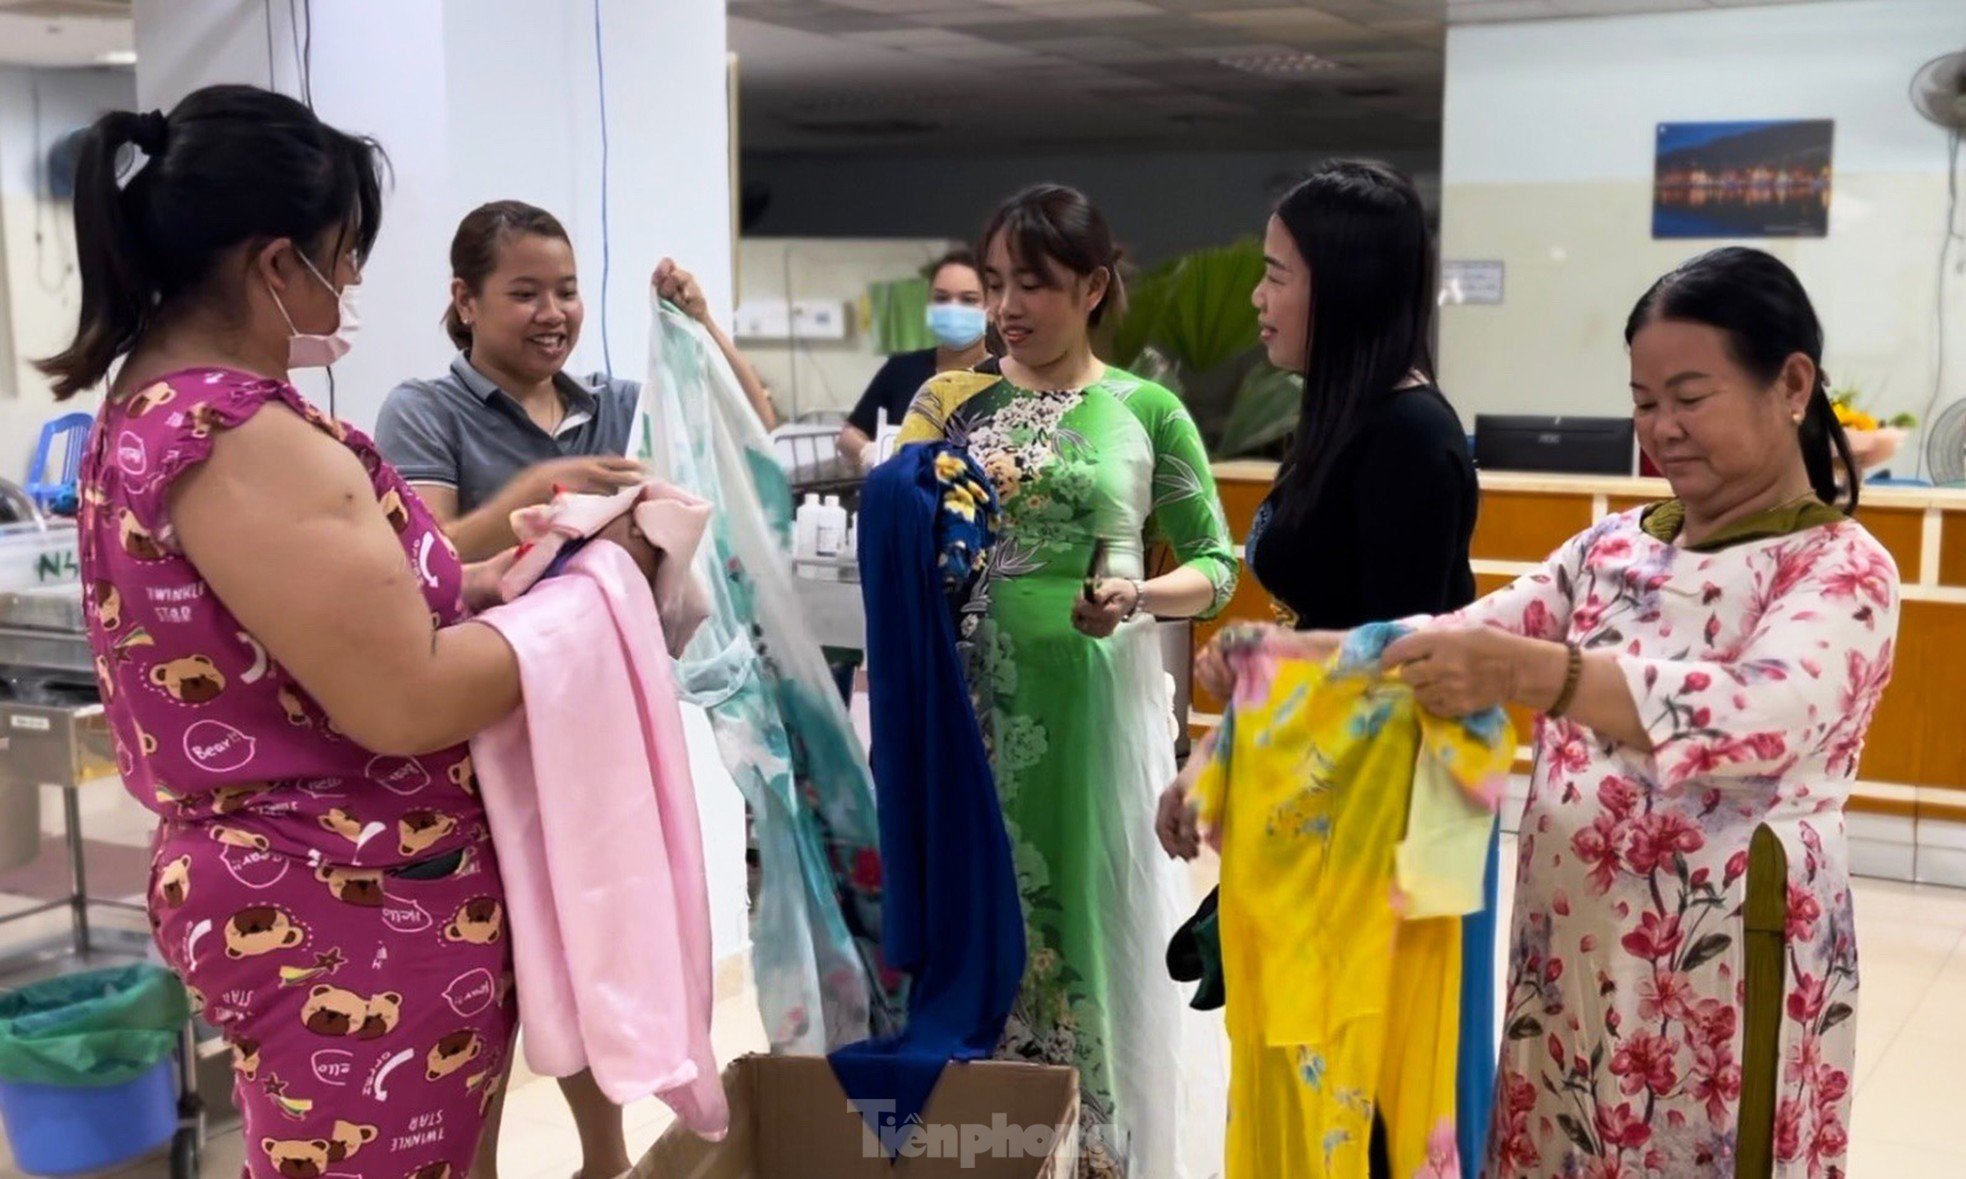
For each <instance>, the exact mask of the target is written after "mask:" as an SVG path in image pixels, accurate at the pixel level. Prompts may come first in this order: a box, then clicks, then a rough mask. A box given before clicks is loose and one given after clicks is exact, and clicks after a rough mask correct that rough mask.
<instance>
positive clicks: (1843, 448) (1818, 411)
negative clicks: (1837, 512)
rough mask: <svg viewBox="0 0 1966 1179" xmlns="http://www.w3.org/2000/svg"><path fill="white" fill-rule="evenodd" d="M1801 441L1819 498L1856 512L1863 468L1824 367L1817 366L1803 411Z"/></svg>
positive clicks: (1805, 460)
mask: <svg viewBox="0 0 1966 1179" xmlns="http://www.w3.org/2000/svg"><path fill="white" fill-rule="evenodd" d="M1797 441H1798V442H1799V443H1800V444H1801V446H1802V465H1803V467H1804V468H1806V469H1807V470H1808V472H1809V486H1810V487H1812V488H1814V489H1815V491H1816V498H1817V499H1820V500H1822V501H1823V502H1824V503H1826V504H1829V505H1831V506H1833V507H1841V508H1842V509H1843V510H1844V511H1845V512H1850V513H1854V512H1855V511H1856V510H1857V499H1858V494H1859V489H1860V488H1861V487H1862V486H1863V482H1864V479H1863V471H1862V470H1861V469H1860V468H1859V467H1858V466H1857V460H1856V456H1855V455H1854V454H1853V453H1852V452H1851V450H1850V436H1849V435H1848V434H1846V433H1845V432H1844V430H1843V423H1842V422H1839V421H1837V420H1836V407H1835V406H1833V405H1831V404H1830V400H1829V377H1828V376H1826V375H1825V374H1824V373H1823V371H1822V370H1821V369H1817V370H1816V387H1815V388H1814V389H1811V390H1810V391H1809V406H1808V408H1807V409H1805V410H1803V411H1802V428H1801V429H1800V431H1798V435H1797ZM1839 479H1841V483H1840V484H1839V482H1838V480H1839ZM1839 500H1840V501H1842V502H1840V503H1839V502H1838V501H1839Z"/></svg>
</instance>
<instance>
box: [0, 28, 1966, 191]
mask: <svg viewBox="0 0 1966 1179" xmlns="http://www.w3.org/2000/svg"><path fill="white" fill-rule="evenodd" d="M549 2H558V3H575V2H584V0H549ZM634 2H637V3H651V2H666V0H634ZM1801 2H1806V0H727V3H728V8H729V14H730V42H731V47H732V49H733V50H734V51H736V53H737V54H738V56H739V63H740V65H739V70H740V73H739V77H740V82H741V94H740V102H741V110H742V121H743V128H742V135H743V144H744V147H745V149H746V150H751V151H824V152H829V153H838V152H845V151H858V152H883V151H897V152H898V151H905V152H910V153H919V152H921V151H924V150H932V149H940V150H944V151H952V152H961V151H973V150H980V149H990V150H996V151H1004V150H1024V149H1028V150H1035V151H1044V150H1060V149H1072V148H1084V147H1090V146H1096V147H1099V148H1102V149H1107V150H1113V149H1120V150H1123V149H1126V148H1129V147H1131V148H1152V149H1184V148H1185V149H1196V148H1213V147H1223V148H1227V147H1240V148H1272V147H1280V148H1291V149H1303V148H1331V149H1346V148H1354V149H1376V150H1393V149H1398V148H1423V149H1425V148H1431V147H1434V146H1436V145H1437V144H1438V141H1439V134H1440V130H1439V128H1440V95H1441V84H1442V82H1441V74H1442V65H1441V57H1442V53H1441V49H1442V46H1443V44H1444V43H1445V40H1446V28H1447V26H1448V25H1449V24H1461V23H1473V22H1486V21H1509V20H1536V19H1547V18H1552V17H1589V16H1610V15H1617V14H1623V13H1636V12H1665V11H1679V10H1689V9H1700V8H1725V7H1734V6H1742V5H1757V4H1782V3H1801ZM1961 2H1962V3H1966V0H1961ZM133 47H134V33H133V29H132V26H131V20H130V0H0V64H16V65H29V66H53V67H72V66H89V65H103V64H126V63H127V61H128V60H129V58H130V56H131V54H132V50H133Z"/></svg>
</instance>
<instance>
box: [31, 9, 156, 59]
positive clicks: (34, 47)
mask: <svg viewBox="0 0 1966 1179" xmlns="http://www.w3.org/2000/svg"><path fill="white" fill-rule="evenodd" d="M135 45H136V33H135V30H134V28H133V27H132V26H131V23H130V0H0V65H24V66H90V65H116V64H121V65H127V64H129V56H128V55H129V54H130V53H131V51H132V50H133V49H134V48H135Z"/></svg>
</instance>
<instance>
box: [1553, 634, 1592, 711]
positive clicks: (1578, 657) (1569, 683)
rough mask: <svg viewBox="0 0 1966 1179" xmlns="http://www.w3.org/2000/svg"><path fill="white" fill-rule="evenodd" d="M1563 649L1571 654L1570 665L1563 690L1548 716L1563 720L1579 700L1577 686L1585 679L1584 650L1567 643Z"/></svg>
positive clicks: (1565, 674) (1566, 669) (1565, 675)
mask: <svg viewBox="0 0 1966 1179" xmlns="http://www.w3.org/2000/svg"><path fill="white" fill-rule="evenodd" d="M1563 647H1564V650H1565V651H1567V652H1569V665H1568V666H1567V667H1566V668H1565V669H1564V672H1563V690H1562V691H1561V692H1558V693H1557V694H1556V703H1555V704H1552V705H1550V708H1549V712H1548V714H1547V715H1549V716H1551V717H1556V718H1561V717H1562V716H1563V714H1564V713H1566V712H1568V711H1570V706H1571V705H1572V704H1573V703H1575V702H1576V699H1577V685H1578V684H1579V683H1581V682H1582V681H1583V678H1584V651H1583V648H1581V647H1579V646H1578V645H1577V644H1575V643H1565V644H1563Z"/></svg>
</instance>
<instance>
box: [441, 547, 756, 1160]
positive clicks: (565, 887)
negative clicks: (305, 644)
mask: <svg viewBox="0 0 1966 1179" xmlns="http://www.w3.org/2000/svg"><path fill="white" fill-rule="evenodd" d="M693 555H694V554H693V552H692V551H687V550H684V551H672V552H671V553H669V556H670V557H672V558H673V559H674V563H675V564H677V565H679V566H683V567H687V565H688V563H689V560H690V558H691V557H692V556H693ZM480 621H482V622H485V623H487V624H488V625H490V626H492V627H493V628H495V629H496V630H497V631H498V632H499V633H500V634H501V635H503V636H504V637H505V639H506V641H507V642H509V643H510V644H511V645H512V649H513V651H514V652H515V653H516V654H517V655H518V660H519V677H520V682H521V687H522V690H523V694H524V703H523V705H522V706H521V707H520V708H519V709H517V710H515V711H514V712H513V713H512V715H511V716H509V717H507V718H506V719H505V720H503V721H500V722H498V723H497V724H495V725H492V726H491V727H490V728H488V729H486V730H485V731H484V732H482V733H480V734H479V735H478V736H476V737H474V738H472V740H471V756H472V760H473V762H474V764H475V767H476V770H477V776H478V782H479V790H480V793H481V795H482V796H483V799H484V804H485V813H486V816H487V817H488V818H489V820H490V823H491V831H492V843H493V846H494V848H495V850H496V851H497V854H498V860H499V872H500V875H501V876H502V877H503V879H504V881H505V904H506V907H507V910H508V912H509V913H510V918H511V920H510V922H509V926H508V927H509V928H510V930H511V932H512V957H513V974H514V979H515V983H516V986H517V990H518V996H519V1009H520V1012H521V1017H522V1018H523V1019H524V1020H525V1025H526V1036H525V1045H526V1060H527V1062H528V1064H530V1065H531V1067H532V1069H533V1070H534V1071H535V1072H537V1073H540V1074H542V1075H545V1076H553V1077H565V1076H571V1075H573V1074H575V1073H578V1072H580V1071H581V1070H583V1069H588V1070H591V1071H592V1072H593V1075H594V1080H595V1083H596V1084H598V1085H599V1086H600V1089H601V1091H602V1092H603V1093H606V1094H607V1095H608V1097H609V1098H610V1099H611V1100H613V1101H616V1102H619V1103H621V1104H623V1105H626V1104H628V1103H630V1102H633V1101H636V1100H639V1099H640V1098H642V1097H645V1096H648V1095H650V1094H655V1095H657V1096H660V1097H661V1098H662V1099H663V1100H664V1101H665V1102H667V1103H668V1104H669V1105H670V1106H671V1107H673V1108H674V1109H675V1110H676V1113H677V1115H678V1116H679V1117H680V1118H681V1119H682V1121H683V1123H684V1124H685V1125H687V1126H688V1127H689V1128H690V1129H691V1130H694V1131H695V1132H697V1133H698V1134H701V1135H703V1136H705V1137H708V1138H720V1137H722V1136H723V1134H724V1132H725V1129H726V1127H727V1126H728V1124H729V1120H730V1112H729V1108H728V1105H727V1103H726V1101H725V1097H724V1091H723V1085H722V1082H721V1080H720V1079H719V1077H718V1075H717V1062H716V1057H715V1055H714V1054H713V1052H712V1050H711V1046H710V1018H711V1009H712V1005H713V1002H714V981H713V968H712V963H711V951H710V900H709V890H708V887H707V886H706V884H705V880H704V873H703V846H702V829H701V827H700V826H699V825H698V818H697V810H696V795H695V787H694V784H693V783H692V781H691V778H690V771H689V753H688V749H687V746H686V744H685V740H684V736H683V724H682V714H681V712H680V710H679V708H678V702H677V693H676V685H675V679H674V665H673V664H672V663H671V661H670V658H669V656H667V655H666V654H664V651H663V623H662V620H661V619H660V618H659V617H657V615H656V609H655V596H654V594H653V593H651V591H650V588H649V585H648V581H647V579H645V578H644V577H643V576H642V573H641V570H640V569H639V568H638V567H637V566H636V564H635V563H634V561H632V560H631V559H630V558H629V557H628V554H627V553H625V552H623V551H622V550H621V549H620V548H618V547H616V546H614V545H611V544H598V545H589V546H587V547H585V548H583V549H581V550H580V551H578V552H576V553H575V554H573V556H572V557H571V558H570V559H569V561H568V562H567V567H566V570H565V573H564V574H563V575H562V576H557V577H550V578H546V579H545V580H542V581H540V582H538V583H537V584H536V585H535V586H534V587H533V588H532V590H531V592H529V593H527V594H526V595H525V596H524V597H522V598H519V599H518V600H517V601H514V602H510V603H508V604H506V605H503V606H498V607H496V608H494V609H492V610H490V611H487V612H486V613H485V614H483V615H481V616H480Z"/></svg>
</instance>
